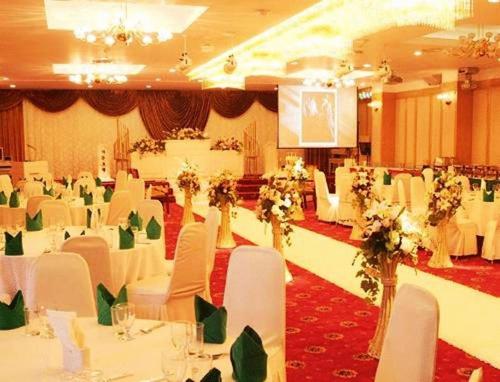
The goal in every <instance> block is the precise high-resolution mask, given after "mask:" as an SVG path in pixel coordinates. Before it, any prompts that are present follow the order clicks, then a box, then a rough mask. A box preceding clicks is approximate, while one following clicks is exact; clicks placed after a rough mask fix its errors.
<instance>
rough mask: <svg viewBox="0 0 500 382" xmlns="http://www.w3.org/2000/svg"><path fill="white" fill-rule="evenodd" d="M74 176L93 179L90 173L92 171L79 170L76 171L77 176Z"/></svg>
mask: <svg viewBox="0 0 500 382" xmlns="http://www.w3.org/2000/svg"><path fill="white" fill-rule="evenodd" d="M76 178H77V179H82V178H86V179H92V180H94V176H93V175H92V173H91V172H90V171H80V172H79V173H78V176H77V177H76Z"/></svg>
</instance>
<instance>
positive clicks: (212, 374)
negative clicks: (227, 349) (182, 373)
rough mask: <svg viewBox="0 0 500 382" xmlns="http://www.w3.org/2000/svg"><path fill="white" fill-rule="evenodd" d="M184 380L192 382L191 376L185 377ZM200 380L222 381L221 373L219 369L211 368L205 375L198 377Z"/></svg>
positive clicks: (207, 381)
mask: <svg viewBox="0 0 500 382" xmlns="http://www.w3.org/2000/svg"><path fill="white" fill-rule="evenodd" d="M186 382H194V381H193V380H192V379H191V378H188V379H186ZM200 382H222V375H221V372H220V370H219V369H217V368H215V367H214V368H212V369H211V370H210V371H209V372H208V373H207V374H205V376H204V377H203V378H202V379H200Z"/></svg>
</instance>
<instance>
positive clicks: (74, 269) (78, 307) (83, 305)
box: [28, 253, 96, 317]
mask: <svg viewBox="0 0 500 382" xmlns="http://www.w3.org/2000/svg"><path fill="white" fill-rule="evenodd" d="M28 280H30V283H31V284H32V285H31V288H30V290H32V291H33V295H32V301H31V302H30V304H29V305H28V306H30V307H31V308H34V307H36V306H44V307H45V308H48V309H55V310H67V311H73V312H76V314H77V315H78V316H81V317H88V316H95V315H96V310H95V301H94V295H93V294H92V283H91V280H90V273H89V267H88V265H87V263H86V262H85V260H84V259H83V258H82V257H81V256H80V255H78V254H76V253H57V254H51V253H44V254H42V255H40V256H39V257H38V258H37V259H36V261H35V262H34V263H33V266H32V268H31V269H30V277H29V279H28Z"/></svg>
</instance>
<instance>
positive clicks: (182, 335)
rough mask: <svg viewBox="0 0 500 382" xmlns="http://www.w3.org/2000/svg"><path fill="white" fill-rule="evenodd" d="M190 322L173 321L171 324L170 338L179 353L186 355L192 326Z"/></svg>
mask: <svg viewBox="0 0 500 382" xmlns="http://www.w3.org/2000/svg"><path fill="white" fill-rule="evenodd" d="M191 325H192V323H191V322H189V321H173V322H171V323H170V338H171V340H172V345H173V346H174V349H175V350H176V351H177V352H178V353H185V352H186V347H187V344H188V338H189V331H190V326H191Z"/></svg>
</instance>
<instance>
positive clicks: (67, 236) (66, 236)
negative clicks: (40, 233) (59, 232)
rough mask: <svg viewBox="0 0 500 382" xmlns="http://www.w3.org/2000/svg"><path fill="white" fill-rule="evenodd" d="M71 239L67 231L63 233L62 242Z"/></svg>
mask: <svg viewBox="0 0 500 382" xmlns="http://www.w3.org/2000/svg"><path fill="white" fill-rule="evenodd" d="M70 237H71V235H70V234H69V232H68V231H64V240H68V239H69V238H70Z"/></svg>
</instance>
